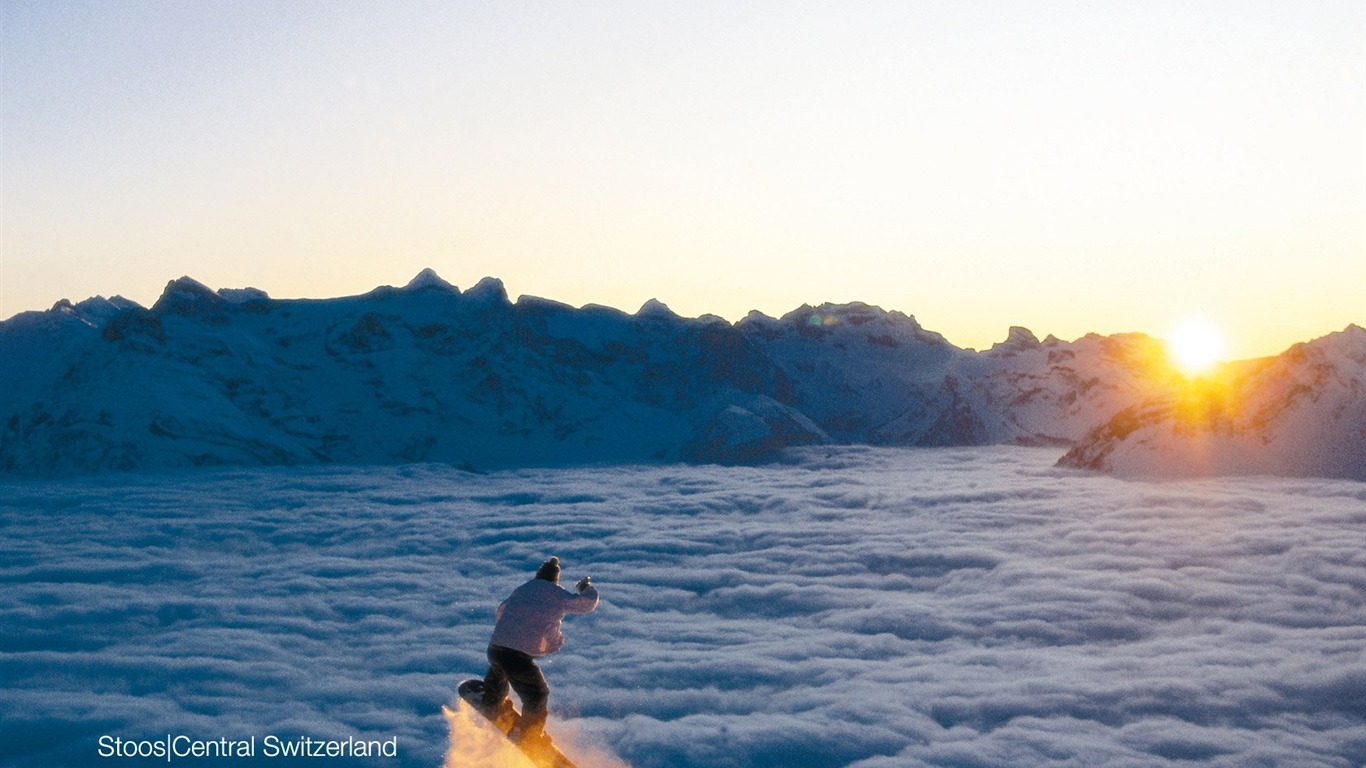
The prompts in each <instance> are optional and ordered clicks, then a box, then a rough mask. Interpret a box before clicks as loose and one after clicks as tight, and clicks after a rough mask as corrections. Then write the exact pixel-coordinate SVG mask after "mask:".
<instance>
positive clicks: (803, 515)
mask: <svg viewBox="0 0 1366 768" xmlns="http://www.w3.org/2000/svg"><path fill="white" fill-rule="evenodd" d="M1054 459H1055V452H1053V451H1050V450H1047V449H1024V448H972V449H936V450H916V449H865V448H841V449H833V450H832V449H824V448H821V449H809V450H805V451H804V452H799V453H796V454H793V455H792V458H791V460H790V461H789V462H788V463H786V464H781V465H771V466H766V467H725V468H718V467H703V466H678V465H667V466H626V467H601V468H588V469H573V470H570V469H547V470H521V471H511V472H504V473H498V474H491V475H485V476H478V475H471V474H467V473H461V472H457V471H454V470H451V469H449V468H446V467H439V466H429V465H412V466H407V467H398V468H379V469H366V470H359V469H353V468H340V467H329V468H310V469H293V470H280V469H270V470H259V469H253V470H223V471H218V472H214V473H200V474H184V475H160V476H157V475H145V476H126V477H115V478H110V477H98V478H87V479H82V480H74V481H66V482H55V481H52V482H49V481H42V482H18V483H15V482H10V483H6V484H5V485H4V486H3V488H0V493H2V495H3V498H4V499H5V502H4V504H3V506H2V507H0V580H3V582H4V583H5V589H4V590H0V627H3V630H4V631H3V635H2V636H3V646H0V677H3V679H4V680H5V686H4V689H3V691H0V715H3V716H2V717H0V723H3V725H0V728H2V729H3V732H0V758H3V761H4V762H5V763H6V764H7V765H19V766H39V765H42V766H49V765H89V764H92V763H94V762H97V759H96V749H97V740H98V739H99V737H100V736H102V735H106V734H108V735H115V736H119V737H122V738H124V739H144V738H155V737H157V736H159V735H164V734H166V733H186V734H190V735H192V736H195V737H198V738H205V739H208V738H218V737H220V736H221V737H227V738H244V737H248V736H253V735H254V736H257V737H258V739H259V738H260V737H262V736H264V735H266V734H278V735H280V736H281V737H282V738H288V737H291V736H299V735H308V736H311V737H313V738H325V739H346V738H348V737H354V738H358V739H359V738H369V739H383V738H390V737H397V738H398V741H399V757H398V758H397V759H396V760H391V761H387V763H386V762H385V761H377V762H376V763H375V764H377V765H385V764H392V765H402V766H434V765H439V764H441V762H442V760H443V759H444V758H445V753H446V749H447V746H448V737H449V735H450V733H451V731H450V729H451V727H452V725H451V723H449V722H448V721H447V720H446V718H445V717H443V716H442V713H441V705H442V704H443V703H446V702H448V701H449V700H450V699H451V698H452V697H453V690H454V686H455V683H456V682H458V681H459V680H460V679H461V678H462V677H465V676H469V675H472V674H480V673H482V671H483V667H484V661H483V648H484V645H485V644H486V643H487V640H488V635H489V632H490V629H491V626H492V610H493V607H494V606H495V605H496V604H497V602H498V601H499V600H501V599H502V597H504V596H505V595H506V593H507V592H509V591H510V590H511V589H513V588H514V587H515V586H517V585H518V584H519V583H521V581H523V580H524V579H526V578H529V577H530V576H531V573H532V571H534V569H535V567H536V565H537V564H538V563H539V562H540V561H541V560H542V559H544V558H545V557H546V556H548V555H550V554H556V555H559V557H560V558H561V559H562V560H563V561H564V564H565V567H566V573H565V577H566V579H567V580H572V579H577V578H578V577H579V576H581V575H583V574H586V573H591V574H592V576H593V579H594V583H595V584H597V585H598V586H599V588H600V590H601V591H602V594H603V599H604V603H603V605H602V607H600V608H599V610H598V611H597V612H595V613H593V614H590V615H588V616H583V617H572V618H570V619H568V620H567V622H566V635H567V636H568V638H569V639H568V642H567V644H566V648H565V650H564V651H563V652H562V653H561V654H559V655H558V656H555V657H552V659H551V660H550V661H548V663H546V665H545V668H546V672H547V675H548V677H549V678H550V681H551V684H552V687H553V693H552V697H551V708H552V713H553V714H552V720H551V729H552V732H554V733H556V734H557V735H560V736H561V738H562V739H563V740H565V741H566V742H567V743H570V744H579V745H582V747H581V748H582V749H587V750H594V751H597V752H599V753H610V754H614V755H616V756H619V757H620V759H621V760H623V761H625V762H626V763H628V764H629V765H631V766H633V767H634V768H702V767H703V766H707V767H708V768H725V767H726V766H735V767H739V766H748V767H751V768H777V767H778V766H788V767H793V766H796V767H800V766H813V767H814V766H820V767H822V768H825V767H828V766H843V767H845V768H883V767H884V766H942V767H945V768H947V767H950V766H953V767H966V766H997V765H999V766H1019V765H1063V766H1069V765H1070V766H1094V765H1107V766H1165V765H1190V764H1199V765H1211V766H1282V765H1295V766H1342V767H1344V768H1345V767H1346V766H1352V765H1358V764H1361V763H1362V761H1363V760H1366V693H1364V692H1366V653H1364V652H1363V649H1364V648H1366V486H1363V485H1362V484H1361V483H1353V482H1349V481H1326V480H1286V479H1267V478H1256V479H1247V478H1240V479H1217V480H1203V481H1184V482H1172V483H1164V484H1153V483H1141V482H1125V481H1120V480H1116V479H1113V478H1106V477H1097V476H1091V475H1084V474H1077V473H1072V472H1067V471H1061V470H1056V469H1052V468H1051V467H1050V466H1049V465H1050V464H1051V463H1052V461H1053V460H1054ZM98 762H100V763H101V764H106V765H129V766H131V765H134V764H137V761H134V760H121V759H117V758H116V759H111V760H102V761H98ZM187 764H194V765H213V764H215V763H213V762H212V761H194V762H191V763H187ZM221 764H222V765H239V766H240V765H243V764H244V763H243V761H240V760H237V761H222V762H221ZM248 764H250V763H248ZM260 764H270V765H281V764H287V763H286V762H285V761H280V760H275V761H264V760H262V761H260ZM305 764H312V765H318V764H319V763H318V761H313V762H311V763H305Z"/></svg>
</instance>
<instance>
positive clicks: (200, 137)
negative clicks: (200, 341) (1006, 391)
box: [0, 0, 1366, 357]
mask: <svg viewBox="0 0 1366 768" xmlns="http://www.w3.org/2000/svg"><path fill="white" fill-rule="evenodd" d="M1362 40H1366V6H1363V5H1362V4H1361V3H1359V2H1352V1H1350V0H1347V1H1343V2H1334V1H1333V0H1325V1H1324V2H1316V3H1312V4H1291V3H1280V2H1265V1H1261V0H1254V1H1253V2H1233V1H1229V2H1220V1H1213V0H1200V1H1198V2H1156V3H1142V4H1118V3H1087V2H1080V1H1077V2H1065V1H1064V2H1041V3H1029V4H1021V3H1011V2H980V3H948V2H930V1H927V2H915V3H894V2H886V3H881V2H861V3H854V4H837V5H831V4H828V3H827V4H822V3H806V2H799V3H744V4H734V3H711V2H702V3H629V2H599V3H582V4H564V3H550V2H544V3H517V4H506V3H491V2H490V3H478V2H464V3H435V2H433V3H424V2H413V3H404V4H386V3H357V2H351V3H345V2H343V3H314V2H301V3H267V2H240V3H231V4H222V3H202V2H199V3H176V2H133V3H117V4H115V3H66V2H28V1H27V0H10V1H9V2H6V3H4V4H3V5H2V6H0V66H2V67H3V70H2V71H0V78H2V84H3V86H2V87H3V94H2V97H0V98H2V102H0V103H2V106H3V115H0V117H2V118H3V126H2V127H3V145H2V148H0V153H2V155H3V156H2V157H0V161H2V162H3V166H2V168H0V181H2V182H3V187H2V188H0V215H2V217H3V218H2V220H0V318H4V317H9V316H11V315H13V314H15V313H18V312H21V311H25V310H33V309H45V308H47V307H50V306H51V305H52V304H53V303H54V302H55V301H56V300H58V299H60V298H69V299H72V300H80V299H83V298H86V297H88V296H93V295H104V296H110V295H114V294H119V295H123V296H125V297H128V298H131V299H134V300H136V301H139V302H141V303H143V304H150V303H151V302H153V301H155V299H156V297H157V296H158V295H159V293H160V291H161V289H162V288H163V286H164V285H165V284H166V282H167V281H169V280H171V279H174V278H177V277H179V276H181V275H189V276H192V277H194V278H196V279H198V280H200V281H202V282H204V283H206V284H208V285H210V286H212V287H215V288H223V287H227V288H238V287H245V286H254V287H258V288H261V289H264V290H266V291H268V292H269V293H270V294H271V295H272V296H276V297H280V298H288V297H328V296H338V295H353V294H357V293H363V292H365V291H368V290H369V289H371V288H373V287H375V286H377V285H401V284H403V283H405V282H407V280H408V279H409V278H411V277H412V276H413V275H414V274H416V273H417V272H418V271H420V270H421V269H423V268H425V267H431V268H434V269H435V270H436V271H437V272H438V273H439V274H441V275H442V276H443V277H445V278H446V279H447V280H449V281H451V282H453V283H455V284H457V285H459V286H461V287H468V286H470V285H473V284H474V283H475V282H476V281H477V280H478V279H479V278H481V277H483V276H485V275H492V276H496V277H500V278H501V279H503V280H504V282H505V283H506V285H507V287H508V291H509V293H510V294H511V295H512V296H514V297H515V296H518V295H521V294H529V295H536V296H544V297H548V298H553V299H556V300H559V301H563V302H566V303H570V304H574V305H582V304H586V303H597V304H606V305H609V306H615V307H619V308H622V309H626V310H628V311H633V310H634V309H635V308H637V307H639V306H640V305H641V304H643V303H644V302H645V301H646V300H648V299H650V298H657V299H659V300H661V301H663V302H664V303H666V304H668V305H669V306H670V307H671V308H672V309H674V310H675V311H676V312H678V313H680V314H683V315H687V316H697V315H701V314H708V313H709V314H716V315H721V316H723V317H726V318H728V319H730V320H738V319H740V318H741V317H743V316H744V315H745V314H746V313H748V312H749V311H751V310H756V309H757V310H759V311H762V312H765V313H767V314H770V315H780V314H783V313H785V312H787V311H790V310H792V309H795V308H796V307H798V306H799V305H801V304H803V303H811V304H818V303H822V302H826V301H831V302H847V301H863V302H867V303H870V304H876V305H878V306H881V307H883V308H885V309H889V310H890V309H896V310H901V311H903V312H906V313H909V314H913V315H915V316H916V318H917V319H918V320H919V321H920V322H921V323H922V324H923V325H925V326H926V327H927V328H929V329H931V330H934V331H938V332H940V333H942V334H944V335H945V336H946V337H947V338H948V339H949V340H950V341H952V342H954V343H955V344H958V345H960V346H965V347H973V348H985V347H987V346H989V345H990V344H991V343H993V342H996V341H1000V340H1002V339H1004V338H1005V336H1006V332H1007V329H1008V328H1009V326H1011V325H1023V326H1026V327H1029V328H1031V329H1032V330H1033V331H1035V333H1036V334H1038V335H1039V336H1040V337H1041V338H1042V337H1043V336H1044V335H1045V334H1054V335H1057V336H1059V337H1061V338H1065V339H1072V338H1076V337H1078V336H1081V335H1083V334H1084V333H1087V332H1093V331H1094V332H1101V333H1114V332H1122V331H1141V332H1147V333H1150V334H1153V335H1158V336H1163V335H1165V334H1167V333H1169V332H1170V329H1172V328H1173V327H1175V326H1176V325H1178V324H1179V323H1181V322H1182V321H1184V320H1186V319H1187V318H1190V317H1192V316H1202V317H1204V318H1206V319H1207V320H1208V321H1209V322H1211V323H1212V324H1214V325H1215V326H1217V327H1219V328H1220V329H1221V330H1222V332H1223V334H1224V336H1225V337H1226V342H1227V343H1226V347H1227V350H1226V351H1227V355H1228V356H1229V357H1249V356H1257V355H1264V354H1274V353H1276V352H1279V351H1281V350H1282V349H1284V348H1285V347H1287V346H1289V345H1290V344H1292V343H1294V342H1297V341H1304V340H1307V339H1310V338H1314V337H1317V336H1321V335H1324V334H1326V333H1329V332H1332V331H1336V330H1341V329H1342V328H1343V327H1344V326H1346V325H1347V324H1348V323H1358V324H1360V323H1362V322H1364V321H1366V311H1363V310H1364V309H1366V138H1363V137H1364V136H1366V44H1363V43H1362Z"/></svg>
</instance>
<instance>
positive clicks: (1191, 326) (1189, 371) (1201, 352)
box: [1167, 317, 1224, 376]
mask: <svg viewBox="0 0 1366 768" xmlns="http://www.w3.org/2000/svg"><path fill="white" fill-rule="evenodd" d="M1223 353H1224V338H1223V335H1222V334H1220V333H1219V329H1218V328H1216V327H1215V326H1214V324H1213V323H1211V322H1210V321H1208V320H1206V319H1205V318H1203V317H1195V318H1190V319H1188V320H1185V321H1182V322H1181V323H1180V324H1179V325H1177V326H1176V327H1175V328H1173V329H1172V332H1171V334H1170V335H1168V337H1167V354H1168V355H1169V356H1170V357H1171V360H1172V363H1173V364H1175V365H1176V367H1177V368H1178V369H1179V370H1180V371H1181V372H1182V373H1184V374H1186V375H1187V376H1199V375H1201V374H1204V373H1208V372H1209V371H1210V369H1211V368H1213V367H1214V366H1215V365H1217V364H1218V363H1219V362H1220V356H1221V355H1223Z"/></svg>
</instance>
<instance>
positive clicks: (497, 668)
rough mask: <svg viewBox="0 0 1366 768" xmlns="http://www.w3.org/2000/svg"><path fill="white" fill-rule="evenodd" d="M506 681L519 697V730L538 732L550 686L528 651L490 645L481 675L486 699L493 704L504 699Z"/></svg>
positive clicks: (542, 723) (506, 689)
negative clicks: (485, 666)
mask: <svg viewBox="0 0 1366 768" xmlns="http://www.w3.org/2000/svg"><path fill="white" fill-rule="evenodd" d="M509 684H510V685H511V686H512V690H514V691H516V692H517V698H519V699H521V700H522V724H521V730H522V732H523V733H528V734H534V733H539V732H540V730H541V728H542V727H544V726H545V719H546V714H547V709H546V701H547V700H548V699H549V698H550V686H549V685H546V682H545V675H543V674H541V668H540V667H538V666H536V660H535V659H533V658H531V657H530V656H528V655H527V654H525V653H522V652H521V651H515V650H513V649H511V648H504V647H503V646H501V645H490V646H489V671H488V674H486V675H484V686H485V691H484V697H485V701H487V702H488V704H489V705H490V706H493V705H497V704H498V703H499V702H501V701H502V700H503V699H505V698H507V695H508V686H509Z"/></svg>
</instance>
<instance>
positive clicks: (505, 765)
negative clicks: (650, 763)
mask: <svg viewBox="0 0 1366 768" xmlns="http://www.w3.org/2000/svg"><path fill="white" fill-rule="evenodd" d="M454 706H455V709H452V708H451V707H442V708H441V711H442V712H443V713H445V715H446V722H447V723H448V724H450V728H451V744H450V748H449V749H447V750H446V761H445V763H444V764H443V765H444V768H536V765H535V763H532V762H531V760H530V759H528V758H527V756H526V755H524V754H522V751H521V750H519V749H517V748H516V747H514V746H513V745H512V743H511V742H509V741H508V740H507V737H505V736H504V735H503V734H502V733H501V732H499V731H498V729H497V728H496V727H494V725H493V724H492V723H490V722H489V721H488V720H486V719H484V717H482V716H481V715H479V714H478V713H476V712H475V711H474V709H473V708H471V707H470V705H469V704H466V703H465V702H464V701H456V702H455V703H454ZM564 730H565V728H564V724H563V723H556V724H555V743H556V745H557V746H559V747H560V749H561V750H562V751H564V753H565V754H566V755H567V756H568V757H569V758H570V759H571V760H573V761H574V762H575V764H577V765H578V766H579V768H630V766H629V765H627V764H626V763H624V762H622V761H621V760H620V759H619V758H616V757H612V756H610V755H607V754H605V753H603V752H602V751H601V750H598V749H594V748H591V747H585V746H583V745H580V744H577V743H576V742H575V739H574V736H573V734H572V733H570V734H565V733H563V731H564Z"/></svg>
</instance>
